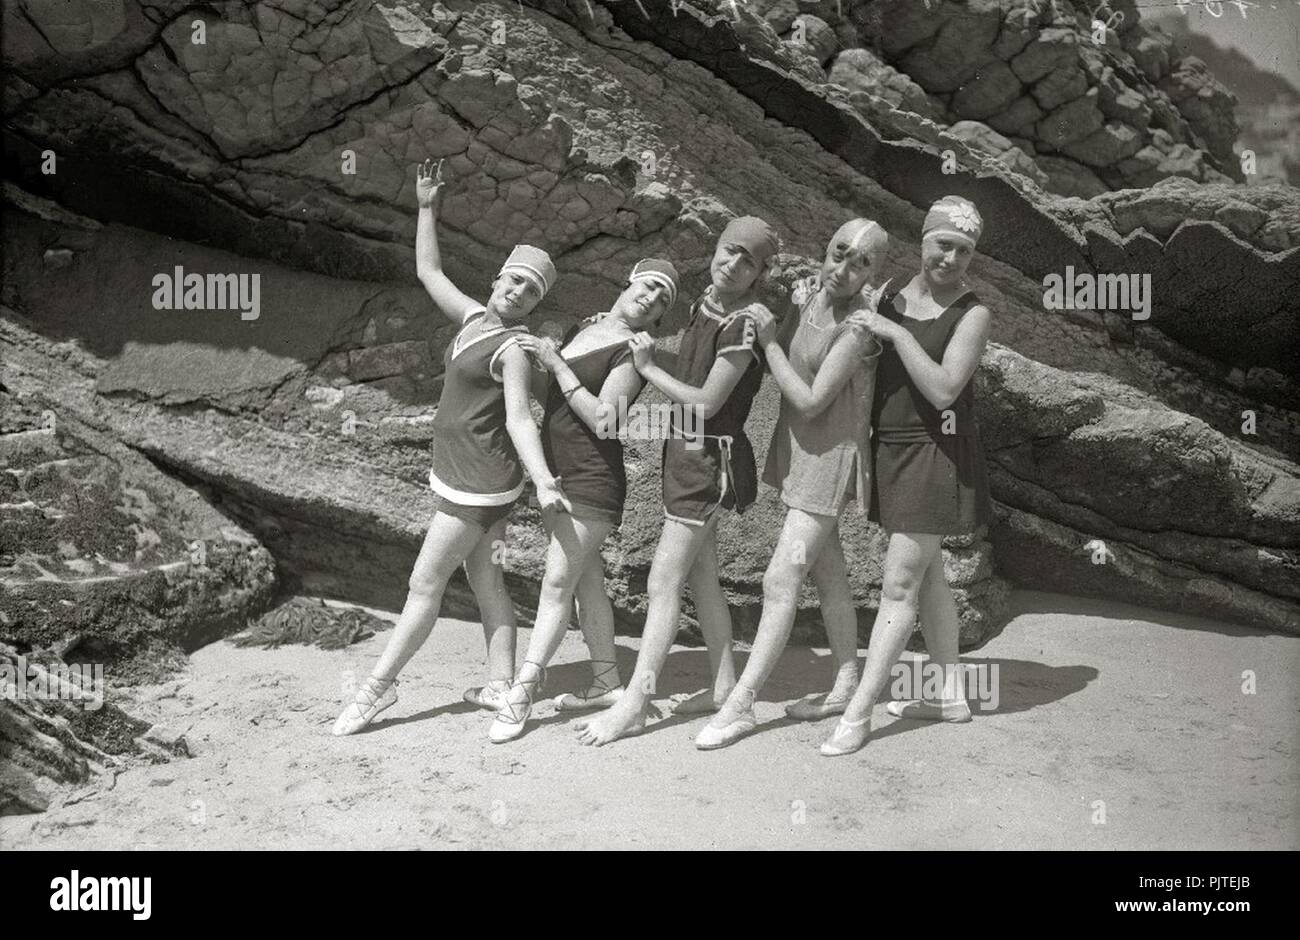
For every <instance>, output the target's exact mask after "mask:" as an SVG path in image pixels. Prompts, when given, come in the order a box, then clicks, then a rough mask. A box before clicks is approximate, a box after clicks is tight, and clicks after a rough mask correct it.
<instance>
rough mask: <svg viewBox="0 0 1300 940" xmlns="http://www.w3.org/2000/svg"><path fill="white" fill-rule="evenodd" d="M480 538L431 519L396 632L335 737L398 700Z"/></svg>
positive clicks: (458, 525)
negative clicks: (403, 676) (402, 680)
mask: <svg viewBox="0 0 1300 940" xmlns="http://www.w3.org/2000/svg"><path fill="white" fill-rule="evenodd" d="M482 534H483V530H482V529H480V528H478V527H477V526H475V525H472V524H470V523H468V522H465V521H464V520H462V519H458V518H456V517H455V516H449V515H447V514H445V513H435V514H434V516H433V521H432V522H430V523H429V531H428V532H426V533H425V535H424V544H423V545H422V546H421V547H420V554H419V555H418V556H417V557H416V559H415V567H414V568H413V569H412V570H411V577H410V582H409V585H410V586H409V589H408V591H407V594H406V603H405V604H404V605H403V606H402V615H401V617H399V618H398V621H397V627H396V628H395V629H394V630H393V635H392V636H391V637H389V640H388V644H387V645H386V646H385V647H384V652H383V653H382V654H381V655H380V657H379V661H378V662H376V663H375V666H374V669H372V670H371V673H370V677H369V678H368V679H366V681H365V682H364V683H362V684H361V686H360V687H359V688H358V689H357V693H356V695H355V696H354V698H353V700H352V701H351V702H349V703H348V704H347V706H346V707H345V708H344V709H343V712H342V713H341V714H340V715H339V717H338V720H337V721H336V722H334V728H333V733H334V734H336V735H345V734H355V733H356V732H358V731H360V730H361V729H362V728H364V727H365V726H366V725H368V724H369V723H370V722H371V721H373V720H374V718H375V716H376V715H378V714H379V713H380V712H382V711H383V710H384V709H385V708H388V707H389V706H390V705H392V704H393V703H394V702H396V701H397V693H396V690H395V688H394V684H395V683H396V681H397V674H398V673H399V672H400V671H401V670H402V667H403V666H405V665H406V664H407V663H408V662H409V661H410V659H411V657H412V656H414V655H415V651H416V650H418V649H419V648H420V647H421V646H422V645H423V644H424V641H425V640H427V639H428V638H429V633H430V631H432V630H433V625H434V623H435V622H436V621H437V619H438V608H439V607H440V606H441V604H442V594H443V591H444V589H445V588H446V587H447V581H448V580H449V579H450V578H451V576H452V573H453V572H454V571H455V570H456V566H457V565H458V564H460V562H461V560H462V559H464V558H465V557H466V556H467V555H468V554H469V552H470V551H471V549H472V548H473V546H474V544H475V542H477V541H478V539H479V537H480V536H482Z"/></svg>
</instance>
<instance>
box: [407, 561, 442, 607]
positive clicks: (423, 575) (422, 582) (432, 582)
mask: <svg viewBox="0 0 1300 940" xmlns="http://www.w3.org/2000/svg"><path fill="white" fill-rule="evenodd" d="M450 577H451V572H450V571H444V570H443V569H442V568H440V567H439V568H433V569H421V568H417V569H415V570H414V571H412V572H411V577H410V578H409V579H407V582H406V590H407V593H408V595H409V596H411V597H414V598H420V599H422V600H433V599H436V598H437V597H438V596H439V595H440V594H441V593H442V589H443V588H444V587H445V586H446V584H447V580H448V578H450Z"/></svg>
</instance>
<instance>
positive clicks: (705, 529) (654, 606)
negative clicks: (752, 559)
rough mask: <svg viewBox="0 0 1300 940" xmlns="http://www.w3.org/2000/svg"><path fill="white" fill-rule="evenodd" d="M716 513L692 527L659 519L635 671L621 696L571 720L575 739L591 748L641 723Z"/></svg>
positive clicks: (674, 635)
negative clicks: (591, 713)
mask: <svg viewBox="0 0 1300 940" xmlns="http://www.w3.org/2000/svg"><path fill="white" fill-rule="evenodd" d="M716 518H717V517H716V516H715V517H714V520H711V521H710V523H709V524H708V525H704V526H693V525H688V524H687V523H685V522H678V521H676V520H674V519H665V520H664V528H663V532H662V533H661V534H660V536H659V545H658V547H657V548H656V549H655V557H654V561H653V562H652V563H651V565H650V578H649V585H648V593H649V595H650V598H649V609H648V610H647V611H646V621H645V630H644V631H643V632H642V635H641V651H640V653H639V654H638V655H637V658H636V671H635V672H634V673H633V676H632V681H631V683H629V685H628V688H627V691H625V692H624V693H623V697H622V698H620V699H619V700H618V702H617V703H615V704H614V706H613V707H612V708H610V709H609V710H608V711H606V712H602V713H601V714H599V715H597V716H595V717H594V718H591V719H588V720H586V721H581V722H579V723H578V724H577V730H578V732H579V734H578V738H579V740H580V741H582V743H584V744H595V745H597V746H599V745H603V744H608V743H609V742H611V741H615V740H617V739H618V738H621V737H625V736H627V735H629V734H635V733H636V732H638V731H640V730H641V728H642V727H643V726H644V725H645V713H646V708H647V707H648V706H649V704H650V696H651V695H653V694H654V690H655V683H656V682H657V681H658V676H659V673H660V672H662V671H663V667H664V663H665V662H666V661H667V659H668V651H669V650H670V649H671V648H672V645H673V639H674V638H675V637H676V636H677V619H678V616H679V615H680V613H681V609H682V591H683V590H684V589H685V587H686V573H687V571H689V570H690V567H691V565H692V564H694V562H695V559H696V556H697V555H698V554H699V552H700V548H701V547H702V546H703V545H704V543H705V542H706V541H707V539H708V537H709V535H710V533H711V532H712V529H713V526H714V525H716Z"/></svg>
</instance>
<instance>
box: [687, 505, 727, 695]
mask: <svg viewBox="0 0 1300 940" xmlns="http://www.w3.org/2000/svg"><path fill="white" fill-rule="evenodd" d="M715 518H716V517H715ZM686 583H687V585H688V586H689V587H690V589H691V599H692V600H693V601H695V613H696V615H697V616H698V618H699V621H700V633H702V634H704V645H705V647H706V648H707V649H708V651H709V676H710V677H711V679H712V681H711V682H710V685H709V688H707V689H703V690H701V691H699V692H697V693H695V694H694V695H692V696H691V697H690V698H688V699H686V700H685V701H683V702H679V703H678V705H677V707H676V708H675V709H674V712H675V713H676V714H679V715H703V714H707V713H708V712H712V711H717V710H718V709H719V708H721V707H722V703H723V702H725V701H726V700H727V696H728V695H730V694H731V690H732V689H734V688H735V687H736V661H735V658H734V657H733V656H732V649H731V641H732V632H731V608H730V607H728V606H727V596H726V595H725V594H723V593H722V584H721V581H720V580H719V577H718V539H717V527H716V525H711V526H710V527H709V534H708V537H707V539H706V540H705V542H704V544H703V545H701V546H700V553H699V554H698V555H696V556H695V564H693V565H691V570H690V572H689V573H688V574H687V576H686Z"/></svg>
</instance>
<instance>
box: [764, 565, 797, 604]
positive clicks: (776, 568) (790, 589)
mask: <svg viewBox="0 0 1300 940" xmlns="http://www.w3.org/2000/svg"><path fill="white" fill-rule="evenodd" d="M802 584H803V578H802V576H801V572H800V571H799V570H798V569H797V568H792V567H790V566H788V565H768V566H767V571H766V572H764V574H763V603H764V604H793V603H794V602H795V601H796V600H798V599H799V588H800V586H801V585H802Z"/></svg>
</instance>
